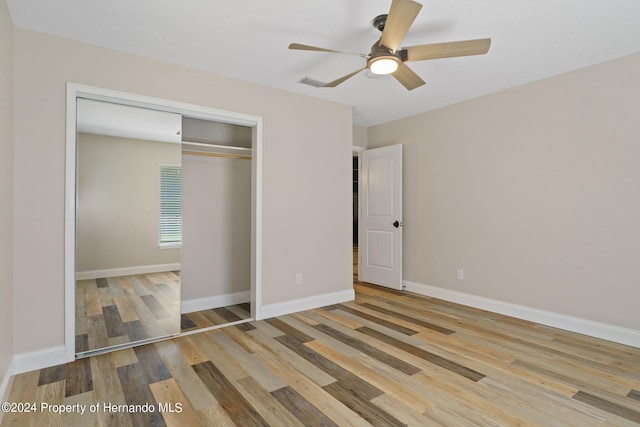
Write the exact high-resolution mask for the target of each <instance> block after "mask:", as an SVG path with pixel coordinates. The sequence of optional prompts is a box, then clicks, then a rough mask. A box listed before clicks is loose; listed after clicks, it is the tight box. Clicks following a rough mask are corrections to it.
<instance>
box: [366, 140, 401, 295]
mask: <svg viewBox="0 0 640 427" xmlns="http://www.w3.org/2000/svg"><path fill="white" fill-rule="evenodd" d="M359 198H360V218H359V220H358V223H359V230H358V252H359V254H360V260H359V267H358V279H359V280H360V281H362V282H368V283H373V284H376V285H382V286H386V287H389V288H393V289H402V145H392V146H390V147H383V148H375V149H372V150H365V151H362V152H361V153H360V191H359Z"/></svg>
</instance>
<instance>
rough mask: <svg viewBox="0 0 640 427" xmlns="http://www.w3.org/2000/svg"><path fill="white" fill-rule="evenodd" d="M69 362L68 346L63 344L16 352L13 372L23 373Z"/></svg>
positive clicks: (15, 373)
mask: <svg viewBox="0 0 640 427" xmlns="http://www.w3.org/2000/svg"><path fill="white" fill-rule="evenodd" d="M67 362H69V360H68V359H67V352H66V348H65V346H63V345H58V346H55V347H49V348H45V349H42V350H36V351H31V352H29V353H21V354H16V355H15V356H14V357H13V374H14V375H17V374H22V373H24V372H29V371H34V370H36V369H42V368H48V367H50V366H55V365H61V364H63V363H67Z"/></svg>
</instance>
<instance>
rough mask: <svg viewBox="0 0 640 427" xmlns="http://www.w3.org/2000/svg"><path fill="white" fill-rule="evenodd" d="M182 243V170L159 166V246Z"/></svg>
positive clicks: (176, 167) (175, 167)
mask: <svg viewBox="0 0 640 427" xmlns="http://www.w3.org/2000/svg"><path fill="white" fill-rule="evenodd" d="M181 243H182V168H181V167H180V166H165V165H160V246H173V245H180V244H181Z"/></svg>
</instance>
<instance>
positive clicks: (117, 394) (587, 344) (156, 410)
mask: <svg viewBox="0 0 640 427" xmlns="http://www.w3.org/2000/svg"><path fill="white" fill-rule="evenodd" d="M354 286H355V289H356V300H355V301H354V302H349V303H344V304H337V305H333V306H328V307H324V308H320V309H315V310H309V311H305V312H301V313H296V314H292V315H287V316H281V317H277V318H273V319H268V320H264V321H257V322H255V321H254V322H249V323H244V324H242V325H238V326H229V327H225V328H221V329H216V330H214V331H211V332H205V333H196V334H193V335H189V336H183V337H179V338H174V339H171V340H167V341H162V342H158V343H154V344H150V345H145V346H141V347H136V348H129V349H126V350H120V351H116V352H113V353H109V354H103V355H98V356H92V357H90V358H87V359H81V360H77V361H75V362H73V363H69V364H66V365H60V366H53V367H51V368H47V369H42V370H40V371H34V372H28V373H25V374H21V375H18V376H16V377H15V378H14V380H13V384H12V388H11V392H10V397H9V401H10V402H35V403H36V405H37V406H38V408H39V406H40V405H41V404H42V403H48V404H52V405H53V404H65V405H91V404H94V405H95V404H100V405H101V407H100V409H99V410H95V411H93V412H90V410H89V408H90V407H89V406H87V409H86V412H85V413H84V414H83V415H81V414H78V413H73V412H71V413H63V414H55V413H53V412H50V411H38V412H35V413H22V414H20V413H6V414H5V416H4V419H3V420H2V424H1V425H2V426H12V425H19V426H41V425H52V426H55V425H60V426H63V425H64V426H75V425H82V426H87V425H103V426H128V425H132V426H164V425H167V426H183V425H189V426H195V425H203V426H232V425H237V426H268V425H271V426H366V425H375V426H401V425H415V426H436V425H443V426H477V425H485V426H516V425H520V426H579V427H583V426H638V425H640V349H637V348H632V347H628V346H624V345H620V344H616V343H611V342H607V341H603V340H599V339H595V338H591V337H587V336H582V335H578V334H574V333H570V332H566V331H562V330H558V329H554V328H550V327H546V326H542V325H538V324H534V323H530V322H525V321H521V320H517V319H514V318H510V317H505V316H502V315H497V314H494V313H489V312H485V311H482V310H477V309H473V308H469V307H465V306H461V305H457V304H453V303H449V302H445V301H441V300H437V299H433V298H428V297H424V296H420V295H416V294H412V293H409V292H402V291H387V290H385V289H383V288H378V287H375V286H372V285H367V284H363V283H356V284H355V285H354ZM106 404H109V405H112V406H109V408H110V410H105V409H104V407H105V405H106ZM145 404H147V406H148V407H150V408H152V409H153V411H147V412H145V411H143V410H142V409H143V408H144V405H145ZM116 405H120V406H116ZM127 405H129V406H127ZM134 405H139V406H134ZM77 407H80V406H77ZM69 408H71V409H73V408H75V407H73V406H70V407H69Z"/></svg>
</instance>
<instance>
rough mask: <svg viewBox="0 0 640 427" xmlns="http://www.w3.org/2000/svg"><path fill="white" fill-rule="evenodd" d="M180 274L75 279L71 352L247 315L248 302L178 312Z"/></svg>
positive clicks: (223, 322) (179, 330)
mask: <svg viewBox="0 0 640 427" xmlns="http://www.w3.org/2000/svg"><path fill="white" fill-rule="evenodd" d="M179 276H180V272H178V271H167V272H162V273H150V274H139V275H132V276H120V277H107V278H101V279H92V280H79V281H78V282H76V353H83V352H86V351H91V350H96V349H101V348H105V347H112V346H115V345H121V344H128V343H132V342H135V341H140V340H146V339H150V338H157V337H163V336H168V335H174V334H177V333H179V332H188V331H193V330H196V329H203V328H208V327H211V326H217V325H223V324H226V323H229V322H235V321H238V320H244V319H249V318H250V317H251V309H250V306H249V304H237V305H232V306H229V307H220V308H215V309H210V310H202V311H196V312H193V313H185V314H182V315H181V314H180V277H179Z"/></svg>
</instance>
